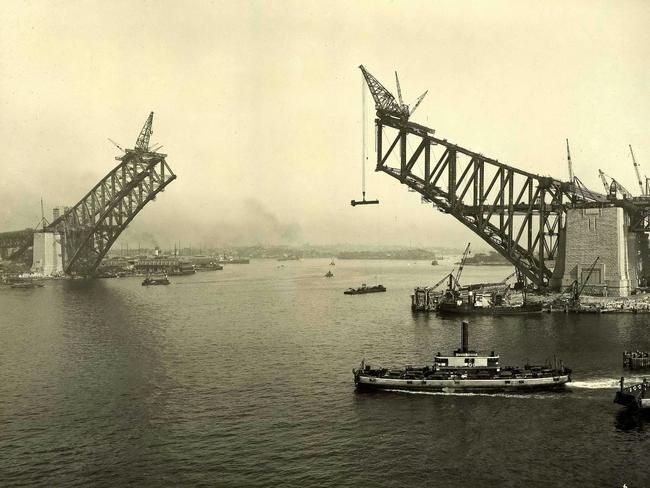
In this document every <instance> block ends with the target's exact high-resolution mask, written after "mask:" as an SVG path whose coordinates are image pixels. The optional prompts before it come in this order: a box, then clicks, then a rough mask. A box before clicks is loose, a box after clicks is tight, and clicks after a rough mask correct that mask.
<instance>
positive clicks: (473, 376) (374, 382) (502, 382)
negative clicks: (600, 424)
mask: <svg viewBox="0 0 650 488" xmlns="http://www.w3.org/2000/svg"><path fill="white" fill-rule="evenodd" d="M461 336H462V338H461V347H460V348H459V349H457V350H456V351H454V352H453V353H452V354H449V355H441V354H440V353H438V354H436V355H435V356H434V360H433V365H432V366H429V365H426V366H419V367H414V366H405V367H404V368H382V367H378V368H373V367H372V366H370V365H369V364H365V362H364V361H362V362H361V367H360V368H359V369H353V370H352V372H353V375H354V383H355V385H356V387H357V388H358V389H377V390H407V391H449V392H452V391H481V392H493V391H494V392H498V391H520V390H523V391H528V390H551V389H558V388H562V387H564V385H566V383H568V382H569V381H571V370H570V369H569V368H566V367H564V365H563V364H562V363H561V362H560V364H559V365H558V364H556V365H554V366H552V365H550V364H545V365H530V364H526V365H525V366H523V367H517V366H507V367H502V366H500V365H499V355H498V354H495V353H494V351H493V352H491V353H490V354H488V355H479V353H477V352H476V351H472V350H470V349H469V347H468V342H469V339H468V323H467V322H463V323H462V334H461Z"/></svg>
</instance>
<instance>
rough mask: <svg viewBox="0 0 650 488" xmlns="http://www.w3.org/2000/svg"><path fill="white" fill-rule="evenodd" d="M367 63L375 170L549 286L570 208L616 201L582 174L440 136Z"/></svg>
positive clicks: (530, 277) (526, 274) (523, 271)
mask: <svg viewBox="0 0 650 488" xmlns="http://www.w3.org/2000/svg"><path fill="white" fill-rule="evenodd" d="M361 69H362V72H363V74H364V78H365V79H366V81H367V84H368V88H369V89H370V92H371V93H372V95H373V98H374V100H375V108H376V120H375V129H376V149H377V167H376V170H377V171H383V172H384V173H386V174H388V175H390V176H392V177H393V178H395V179H397V180H398V181H400V182H401V183H403V184H405V185H407V186H408V187H409V188H411V189H413V190H415V191H416V192H418V193H420V194H421V195H422V199H423V201H424V202H427V203H432V204H433V205H434V207H436V208H438V209H439V210H441V211H442V212H445V213H448V214H451V215H453V216H454V217H455V218H456V219H458V220H459V221H460V222H462V223H463V224H464V225H466V226H467V227H468V228H470V229H471V230H472V231H474V232H475V233H476V234H478V235H479V236H480V237H481V238H482V239H483V240H485V241H486V242H487V243H488V244H489V245H490V246H492V248H494V249H495V250H496V251H498V252H499V253H500V254H501V255H503V256H505V257H506V258H507V259H508V260H509V261H510V262H511V263H512V264H513V265H514V266H515V267H516V268H517V269H519V270H520V271H521V272H522V273H523V274H524V275H525V276H526V277H527V278H528V279H530V280H531V281H532V282H533V283H535V284H536V285H538V286H540V287H544V286H547V285H548V284H549V281H550V279H551V275H552V272H553V270H552V265H551V266H550V267H549V265H550V264H551V263H549V261H553V260H555V258H556V257H557V256H558V250H559V244H560V239H559V237H560V231H561V230H562V229H563V228H564V223H565V214H566V210H567V208H569V207H571V206H574V207H575V206H583V207H591V206H609V205H612V202H611V201H610V200H608V199H607V197H606V196H604V195H601V194H598V193H595V192H592V191H590V190H588V189H586V188H585V186H584V185H582V184H581V183H580V181H579V180H578V179H577V178H575V179H574V181H573V182H563V181H560V180H557V179H554V178H551V177H547V176H540V175H536V174H533V173H529V172H526V171H523V170H520V169H517V168H515V167H513V166H510V165H507V164H503V163H500V162H499V161H497V160H495V159H492V158H489V157H486V156H483V155H482V154H479V153H476V152H474V151H471V150H469V149H467V148H464V147H461V146H459V145H457V144H453V143H451V142H449V141H447V140H446V139H441V138H439V137H436V136H435V135H434V134H435V132H434V130H433V129H430V128H428V127H424V126H422V125H419V124H416V123H413V122H411V121H409V120H408V116H407V115H406V114H407V113H408V112H407V111H405V110H403V109H402V108H401V107H400V106H399V104H397V103H396V102H395V99H394V97H392V95H390V94H387V93H386V92H387V91H388V90H386V88H385V87H384V86H383V85H381V83H379V82H378V81H377V80H376V79H375V78H374V77H372V76H371V75H369V73H368V72H367V71H366V70H365V69H364V68H363V67H361ZM389 95H390V96H389Z"/></svg>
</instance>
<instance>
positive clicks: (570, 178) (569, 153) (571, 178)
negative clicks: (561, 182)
mask: <svg viewBox="0 0 650 488" xmlns="http://www.w3.org/2000/svg"><path fill="white" fill-rule="evenodd" d="M566 159H567V163H568V164H569V181H570V182H571V184H572V185H573V184H574V183H575V175H574V174H573V164H572V163H571V150H570V149H569V139H567V140H566Z"/></svg>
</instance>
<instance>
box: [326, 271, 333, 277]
mask: <svg viewBox="0 0 650 488" xmlns="http://www.w3.org/2000/svg"><path fill="white" fill-rule="evenodd" d="M332 276H334V273H332V272H331V271H328V272H327V273H325V278H331V277H332Z"/></svg>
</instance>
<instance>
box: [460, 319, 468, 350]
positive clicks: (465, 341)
mask: <svg viewBox="0 0 650 488" xmlns="http://www.w3.org/2000/svg"><path fill="white" fill-rule="evenodd" d="M468 326H469V323H468V322H467V321H466V320H463V332H462V339H461V344H460V350H461V352H468V351H469V346H468V342H469V335H468V332H467V328H468Z"/></svg>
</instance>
